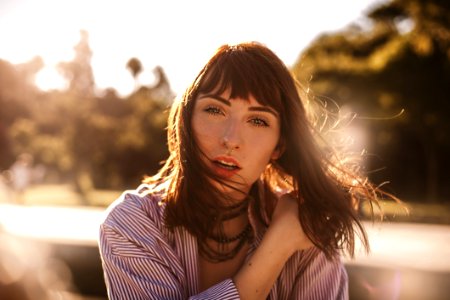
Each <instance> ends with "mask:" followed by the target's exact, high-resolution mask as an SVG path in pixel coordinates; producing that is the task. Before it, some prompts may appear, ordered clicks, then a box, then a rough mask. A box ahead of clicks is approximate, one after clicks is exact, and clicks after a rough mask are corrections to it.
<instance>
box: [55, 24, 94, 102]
mask: <svg viewBox="0 0 450 300" xmlns="http://www.w3.org/2000/svg"><path fill="white" fill-rule="evenodd" d="M74 50H75V56H74V59H73V60H72V61H70V62H62V63H60V64H59V65H58V67H59V70H60V72H61V73H62V75H63V76H64V77H65V78H66V79H67V80H68V81H69V90H70V91H71V92H73V93H75V94H77V95H78V96H79V97H83V98H91V97H92V96H93V95H94V75H93V72H92V67H91V58H92V50H91V48H90V46H89V34H88V32H87V31H85V30H81V31H80V41H79V42H78V44H77V45H75V47H74Z"/></svg>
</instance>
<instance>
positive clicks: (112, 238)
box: [100, 224, 239, 300]
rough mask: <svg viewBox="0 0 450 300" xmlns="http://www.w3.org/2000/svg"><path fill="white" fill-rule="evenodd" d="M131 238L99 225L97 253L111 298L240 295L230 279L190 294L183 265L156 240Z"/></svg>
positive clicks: (229, 299)
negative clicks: (147, 246) (98, 253)
mask: <svg viewBox="0 0 450 300" xmlns="http://www.w3.org/2000/svg"><path fill="white" fill-rule="evenodd" d="M145 244H146V245H154V248H152V246H150V248H145V247H142V246H141V245H142V241H137V240H133V239H130V236H124V235H123V234H121V233H119V232H118V231H116V230H114V229H113V228H111V227H109V226H108V225H105V224H103V225H102V226H101V227H100V253H101V257H102V264H103V270H104V275H105V282H106V286H107V290H108V297H109V299H110V300H115V299H158V300H159V299H170V300H178V299H179V300H185V299H191V300H202V299H227V300H234V299H239V294H238V291H237V289H236V286H235V284H234V283H233V281H232V280H231V279H228V280H225V281H222V282H220V283H218V284H217V285H215V286H212V287H211V288H209V289H207V290H205V291H203V292H202V293H200V294H198V295H194V296H191V297H189V296H188V295H187V289H186V279H185V275H184V272H183V270H182V269H180V266H179V265H177V264H176V263H173V257H172V258H171V257H170V255H167V253H164V251H159V250H160V249H161V248H160V245H158V242H156V243H154V241H146V242H145Z"/></svg>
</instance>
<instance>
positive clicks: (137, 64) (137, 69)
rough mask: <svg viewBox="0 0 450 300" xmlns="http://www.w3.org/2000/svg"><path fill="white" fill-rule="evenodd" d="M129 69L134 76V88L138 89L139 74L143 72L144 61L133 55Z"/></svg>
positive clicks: (129, 61)
mask: <svg viewBox="0 0 450 300" xmlns="http://www.w3.org/2000/svg"><path fill="white" fill-rule="evenodd" d="M127 69H128V70H129V71H130V73H131V76H133V78H134V90H135V91H136V90H137V87H138V76H139V74H140V73H141V72H142V63H141V61H140V60H139V59H137V58H136V57H132V58H130V59H129V60H128V62H127Z"/></svg>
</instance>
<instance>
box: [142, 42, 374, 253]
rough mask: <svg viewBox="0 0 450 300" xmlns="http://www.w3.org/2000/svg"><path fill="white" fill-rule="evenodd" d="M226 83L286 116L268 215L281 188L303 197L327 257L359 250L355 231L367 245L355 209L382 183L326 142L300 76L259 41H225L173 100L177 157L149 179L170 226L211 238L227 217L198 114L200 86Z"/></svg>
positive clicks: (309, 224) (306, 223)
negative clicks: (205, 154)
mask: <svg viewBox="0 0 450 300" xmlns="http://www.w3.org/2000/svg"><path fill="white" fill-rule="evenodd" d="M226 88H230V89H231V95H230V98H234V97H239V98H243V99H248V98H249V96H250V95H252V96H253V97H254V98H255V99H257V101H258V102H260V104H262V105H268V106H270V107H272V108H273V109H275V110H276V111H277V112H278V114H279V116H280V125H281V126H280V130H281V131H280V145H282V147H283V149H284V151H283V153H282V155H281V156H280V157H279V159H278V160H277V161H276V162H271V163H270V164H269V165H268V166H267V168H266V170H265V172H264V173H263V174H262V175H261V181H262V182H263V183H264V187H265V189H266V193H264V195H265V199H259V200H260V201H265V202H266V207H268V208H269V215H270V214H271V211H270V210H271V208H272V209H273V207H275V205H276V196H275V193H274V192H275V189H276V188H280V187H281V188H282V189H286V190H288V191H290V192H291V194H292V195H293V196H294V197H296V198H297V199H298V203H299V216H300V221H301V224H302V227H303V229H304V231H305V233H306V235H307V236H308V237H309V238H310V239H311V241H312V242H313V243H314V244H315V245H316V246H317V247H318V248H320V249H321V250H322V251H323V252H324V253H325V254H326V255H327V256H328V257H332V256H333V255H335V254H336V253H337V252H338V251H339V250H341V249H342V248H345V249H346V250H347V251H348V253H349V254H350V255H351V256H353V254H354V240H355V233H358V235H359V236H360V238H361V240H362V243H363V245H364V246H365V247H366V249H367V250H368V247H369V246H368V240H367V235H366V233H365V231H364V228H363V227H362V225H361V223H360V221H359V220H358V215H357V211H356V209H355V208H356V206H357V204H358V203H359V201H360V200H363V199H364V200H370V201H376V199H377V195H378V191H377V188H376V187H374V186H373V185H371V184H370V183H369V182H368V181H367V180H366V179H365V178H364V177H363V176H361V175H360V174H357V172H356V171H355V170H354V169H352V168H349V167H348V166H346V165H345V164H344V163H342V159H339V158H338V157H337V155H336V153H335V152H334V151H333V150H331V148H330V147H327V148H325V147H322V146H320V147H319V143H318V140H317V139H316V137H317V136H318V132H317V130H316V129H315V128H314V126H313V125H312V123H311V120H310V119H309V118H308V116H307V112H306V110H305V106H304V104H303V102H302V100H301V99H300V95H299V90H298V85H297V84H296V82H295V80H294V78H293V76H292V75H291V74H290V72H289V70H288V69H287V67H286V66H285V65H284V64H283V62H282V61H281V60H280V59H279V58H278V57H277V56H276V55H275V54H274V53H273V52H272V51H271V50H269V49H268V48H267V47H265V46H263V45H261V44H258V43H255V42H252V43H242V44H238V45H233V46H229V45H224V46H222V47H220V48H219V49H218V50H217V52H216V53H215V54H214V55H213V56H212V58H211V59H210V60H209V61H208V62H207V63H206V65H205V66H204V67H203V69H202V70H201V71H200V73H199V74H198V76H197V77H196V79H195V80H194V81H193V83H192V84H191V86H190V87H189V88H188V89H187V90H186V92H185V93H184V94H183V95H182V96H181V98H179V99H178V100H177V101H176V102H175V103H174V104H173V106H172V110H171V113H170V116H169V124H168V146H169V151H170V156H169V158H168V159H167V161H166V162H165V164H164V166H163V167H162V168H161V170H160V171H159V173H158V174H156V175H155V176H153V177H151V178H148V179H147V180H146V182H147V183H151V184H154V185H155V187H159V188H162V189H164V192H165V193H166V198H165V200H166V201H167V208H166V223H167V225H168V226H169V227H170V228H174V227H176V226H184V227H185V228H186V229H187V230H188V231H189V232H190V233H191V234H193V235H195V236H196V237H197V238H198V240H199V242H200V243H204V242H205V240H206V237H207V236H208V235H209V234H210V233H211V232H210V231H211V229H212V228H215V227H216V226H217V225H219V223H220V220H221V211H222V210H223V208H224V206H225V204H224V203H223V201H222V199H223V195H220V192H219V191H218V190H217V188H215V187H214V186H213V185H212V184H211V182H210V180H208V178H211V177H212V178H214V179H216V180H218V181H220V179H219V178H215V176H214V174H213V173H212V172H211V171H210V170H209V169H208V168H207V167H206V166H205V164H204V163H203V162H202V160H201V159H200V155H201V151H200V149H199V148H198V145H197V144H196V142H195V138H194V136H193V133H192V132H193V130H192V127H191V119H192V113H193V109H194V105H195V102H196V99H197V96H198V95H199V93H200V92H202V93H208V92H211V91H213V90H214V91H215V92H216V93H219V94H220V93H221V92H223V91H224V90H225V89H226ZM217 89H218V90H217ZM320 144H321V145H322V143H320ZM220 182H222V181H220ZM222 183H223V184H227V183H226V182H222ZM219 199H220V200H219ZM260 218H261V217H260ZM261 219H262V218H261Z"/></svg>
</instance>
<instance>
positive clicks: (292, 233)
mask: <svg viewBox="0 0 450 300" xmlns="http://www.w3.org/2000/svg"><path fill="white" fill-rule="evenodd" d="M269 230H273V231H275V232H276V233H277V235H280V236H279V237H280V242H282V243H288V246H289V247H290V249H292V250H293V251H297V250H304V249H307V248H310V247H312V246H313V243H312V242H311V240H310V239H309V238H308V237H307V236H306V234H305V232H304V231H303V228H302V225H301V223H300V219H299V216H298V203H297V200H296V199H295V198H294V197H293V196H291V195H290V194H284V195H282V196H281V197H280V198H279V200H278V203H277V205H276V207H275V211H274V212H273V215H272V221H271V223H270V226H269Z"/></svg>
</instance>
